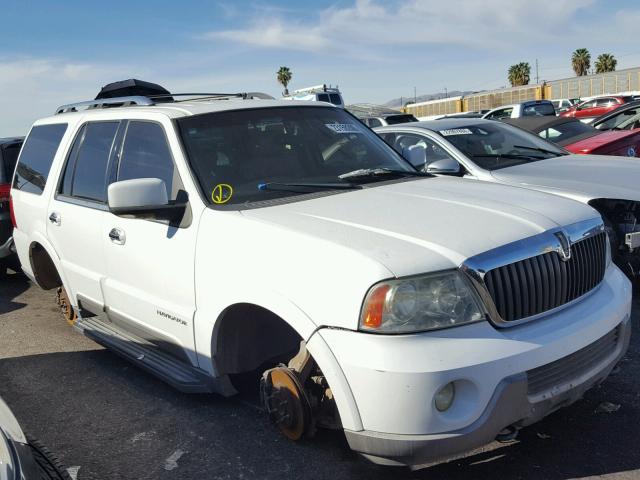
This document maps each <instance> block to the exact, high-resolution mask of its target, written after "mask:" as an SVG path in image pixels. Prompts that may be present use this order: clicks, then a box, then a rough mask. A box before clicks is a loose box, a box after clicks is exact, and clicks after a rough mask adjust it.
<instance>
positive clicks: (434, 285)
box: [360, 270, 484, 333]
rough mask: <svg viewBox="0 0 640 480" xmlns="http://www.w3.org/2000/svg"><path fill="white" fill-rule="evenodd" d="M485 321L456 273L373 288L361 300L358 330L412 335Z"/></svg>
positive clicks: (470, 293)
mask: <svg viewBox="0 0 640 480" xmlns="http://www.w3.org/2000/svg"><path fill="white" fill-rule="evenodd" d="M480 320H484V310H483V308H482V305H481V303H480V300H479V299H478V297H477V295H476V294H475V292H474V291H473V290H472V289H471V286H470V285H469V284H468V283H467V280H466V279H465V278H464V277H463V276H462V275H461V274H460V272H458V271H457V270H453V271H448V272H440V273H435V274H430V275H421V276H417V277H410V278H404V279H398V280H387V281H384V282H381V283H378V284H376V285H374V286H373V287H372V288H371V289H370V290H369V292H368V293H367V296H366V297H365V299H364V304H363V306H362V312H361V314H360V329H361V330H366V331H370V332H378V333H411V332H423V331H425V330H437V329H440V328H447V327H453V326H457V325H464V324H467V323H472V322H478V321H480Z"/></svg>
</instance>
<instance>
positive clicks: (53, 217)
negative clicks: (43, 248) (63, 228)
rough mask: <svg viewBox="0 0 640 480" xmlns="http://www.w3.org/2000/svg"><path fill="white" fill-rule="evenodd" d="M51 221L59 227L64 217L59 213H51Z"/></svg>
mask: <svg viewBox="0 0 640 480" xmlns="http://www.w3.org/2000/svg"><path fill="white" fill-rule="evenodd" d="M49 221H50V222H51V223H53V224H55V225H58V226H59V225H60V224H61V223H62V217H61V216H60V214H59V213H58V212H51V215H49Z"/></svg>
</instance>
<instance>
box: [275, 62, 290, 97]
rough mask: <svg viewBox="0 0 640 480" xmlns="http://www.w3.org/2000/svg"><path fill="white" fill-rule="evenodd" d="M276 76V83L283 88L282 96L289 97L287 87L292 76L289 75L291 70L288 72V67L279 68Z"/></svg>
mask: <svg viewBox="0 0 640 480" xmlns="http://www.w3.org/2000/svg"><path fill="white" fill-rule="evenodd" d="M277 75H278V83H279V84H280V85H282V86H283V87H284V94H285V95H289V90H288V89H287V86H288V85H289V82H290V81H291V77H292V76H293V74H292V73H291V70H289V67H280V70H278V72H277Z"/></svg>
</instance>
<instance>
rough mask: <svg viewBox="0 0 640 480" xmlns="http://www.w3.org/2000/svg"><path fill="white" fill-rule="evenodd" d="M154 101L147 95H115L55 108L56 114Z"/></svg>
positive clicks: (146, 103) (144, 103)
mask: <svg viewBox="0 0 640 480" xmlns="http://www.w3.org/2000/svg"><path fill="white" fill-rule="evenodd" d="M153 104H154V102H153V100H151V99H150V98H149V97H143V96H135V97H115V98H101V99H100V100H87V101H86V102H77V103H69V104H67V105H61V106H59V107H58V108H56V115H58V114H59V113H67V112H77V111H78V109H79V108H80V109H84V110H89V109H93V108H105V107H109V106H111V107H116V106H118V107H122V106H129V105H147V106H148V105H153Z"/></svg>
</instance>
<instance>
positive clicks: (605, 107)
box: [560, 96, 633, 118]
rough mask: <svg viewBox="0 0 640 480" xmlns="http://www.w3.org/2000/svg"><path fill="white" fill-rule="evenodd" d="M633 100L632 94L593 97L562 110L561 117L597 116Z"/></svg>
mask: <svg viewBox="0 0 640 480" xmlns="http://www.w3.org/2000/svg"><path fill="white" fill-rule="evenodd" d="M632 100H633V97H630V96H607V97H598V98H592V99H591V100H587V101H585V102H581V103H578V104H577V105H574V106H573V107H571V108H570V109H568V110H566V111H564V112H562V113H561V114H560V116H561V117H575V118H596V117H599V116H600V115H604V114H605V113H608V112H610V111H612V110H615V109H616V108H618V107H619V106H620V105H624V104H625V103H627V102H630V101H632Z"/></svg>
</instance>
